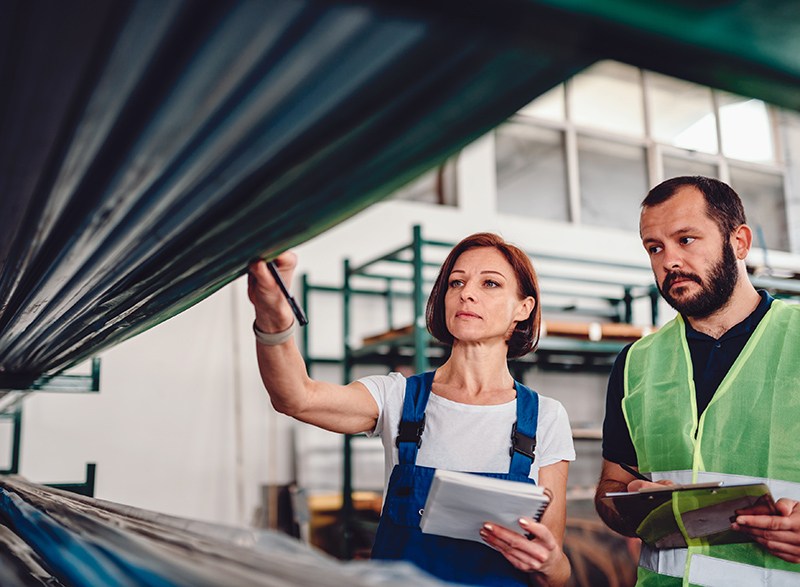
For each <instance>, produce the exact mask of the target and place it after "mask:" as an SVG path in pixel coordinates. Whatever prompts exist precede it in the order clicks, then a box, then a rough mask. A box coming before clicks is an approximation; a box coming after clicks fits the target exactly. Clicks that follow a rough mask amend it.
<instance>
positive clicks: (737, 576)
mask: <svg viewBox="0 0 800 587" xmlns="http://www.w3.org/2000/svg"><path fill="white" fill-rule="evenodd" d="M686 556H687V550H686V549H685V548H674V549H669V550H662V551H660V552H658V551H656V549H654V548H650V547H648V546H647V545H642V554H641V557H640V559H639V566H641V567H644V568H646V569H648V570H649V571H652V572H654V573H658V574H659V575H667V576H669V577H675V578H677V579H680V578H681V577H683V574H684V572H685V570H686ZM688 581H689V584H690V585H704V586H706V587H730V586H731V585H748V586H749V585H770V586H771V587H797V573H793V572H792V571H781V570H778V569H763V568H761V567H755V566H753V565H747V564H744V563H737V562H734V561H728V560H724V559H720V558H714V557H712V556H706V555H702V554H695V555H692V562H691V565H690V566H689V578H688Z"/></svg>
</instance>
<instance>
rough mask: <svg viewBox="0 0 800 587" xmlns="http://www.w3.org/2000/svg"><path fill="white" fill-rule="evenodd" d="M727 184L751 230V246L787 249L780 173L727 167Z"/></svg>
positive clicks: (787, 236)
mask: <svg viewBox="0 0 800 587" xmlns="http://www.w3.org/2000/svg"><path fill="white" fill-rule="evenodd" d="M731 187H732V188H733V189H734V190H736V193H738V194H739V197H741V198H742V203H743V204H744V212H745V214H746V216H747V224H748V225H750V227H751V228H752V229H753V248H754V249H757V248H760V247H763V246H764V242H766V246H767V248H768V249H776V250H778V251H788V250H789V235H788V228H787V225H786V205H785V199H784V191H783V178H782V177H781V176H780V175H775V174H772V173H765V172H763V171H753V170H752V169H741V168H738V167H734V166H733V165H732V166H731Z"/></svg>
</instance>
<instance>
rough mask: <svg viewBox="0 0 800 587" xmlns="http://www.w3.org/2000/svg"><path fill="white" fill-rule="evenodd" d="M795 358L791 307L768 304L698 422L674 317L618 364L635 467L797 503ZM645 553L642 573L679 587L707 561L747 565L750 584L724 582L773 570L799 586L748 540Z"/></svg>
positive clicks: (798, 352) (796, 319)
mask: <svg viewBox="0 0 800 587" xmlns="http://www.w3.org/2000/svg"><path fill="white" fill-rule="evenodd" d="M798 356H800V307H797V306H788V305H786V304H785V303H783V302H781V301H779V300H776V301H774V302H773V303H772V305H771V307H770V310H769V311H768V312H767V314H766V315H765V316H764V318H763V319H762V320H761V322H760V323H759V325H758V327H757V328H756V329H755V331H754V332H753V334H752V335H751V337H750V339H749V341H748V342H747V344H746V345H745V347H744V349H742V352H741V353H740V354H739V357H738V358H737V359H736V361H735V362H734V364H733V365H732V366H731V368H730V370H729V372H728V374H727V375H726V377H725V378H724V379H723V381H722V382H721V383H720V385H719V387H718V389H717V391H716V392H715V394H714V397H713V398H712V400H711V402H710V403H709V405H708V407H707V408H706V410H705V411H704V412H703V414H702V415H701V417H700V418H699V419H698V417H697V407H696V401H695V389H694V376H693V373H692V361H691V356H690V354H689V348H688V344H687V342H686V335H685V328H684V324H683V320H682V318H681V317H680V316H678V317H677V318H676V319H675V320H673V321H671V322H670V323H668V324H667V325H665V326H664V327H663V328H662V329H661V330H659V331H658V332H657V333H655V334H653V335H650V336H648V337H646V338H644V339H642V340H640V341H638V342H637V343H635V344H634V345H633V346H632V347H631V349H630V351H629V352H628V357H627V360H626V363H625V397H624V399H623V403H622V407H623V413H624V415H625V419H626V422H627V423H628V429H629V431H630V433H631V439H632V441H633V444H634V447H635V448H636V454H637V458H638V464H639V470H640V471H642V472H650V473H652V477H653V479H672V480H673V481H676V482H679V483H690V482H702V481H724V482H725V483H727V484H730V483H743V482H750V481H765V482H766V483H767V484H768V485H769V487H770V490H771V492H772V493H773V496H774V497H775V498H776V499H778V498H780V497H790V498H792V499H800V459H798V457H797V454H798V450H797V449H798V440H797V439H798V438H800V364H799V363H798V360H797V357H798ZM716 471H725V473H724V474H720V473H717V472H716ZM646 550H647V555H646V556H643V558H642V561H641V563H640V564H641V565H642V567H645V568H648V569H650V570H652V571H654V572H656V573H659V574H662V575H665V576H666V575H669V576H672V577H681V576H683V577H686V578H685V579H684V583H686V580H688V579H689V578H690V577H691V576H694V575H695V574H697V575H698V576H700V577H706V574H707V572H708V571H707V568H710V567H709V564H708V562H707V561H708V560H712V561H717V563H719V564H721V565H732V564H735V565H738V566H743V567H746V568H750V569H752V572H753V576H756V577H758V578H757V579H756V581H755V582H750V581H748V580H741V581H740V577H742V576H744V575H742V574H741V573H739V574H738V575H736V576H734V578H733V579H732V577H731V575H727V576H726V579H727V583H725V584H727V585H732V584H735V585H773V584H774V585H780V584H782V583H781V582H780V581H782V580H783V579H782V578H781V577H783V575H782V574H781V572H783V573H788V574H789V575H790V576H791V577H792V578H793V579H794V583H795V584H800V576H799V575H798V574H797V573H798V572H800V565H797V564H792V563H788V562H786V561H783V560H782V559H779V558H777V557H774V556H772V555H770V554H769V553H767V552H766V551H765V550H764V549H763V548H761V547H760V546H759V545H757V544H755V543H746V544H732V545H731V544H728V545H718V546H709V545H697V546H691V547H690V548H689V549H688V550H686V549H675V550H662V551H652V549H646ZM687 555H688V559H689V562H688V566H687V565H686V560H687ZM681 558H682V559H683V565H682V564H681ZM714 568H716V567H714ZM714 572H716V571H712V572H711V574H713V573H714ZM737 573H738V571H737ZM748 577H750V575H748ZM773 577H774V578H773ZM671 580H674V579H671ZM704 580H705V579H704ZM775 581H777V582H775ZM691 582H692V583H695V581H694V580H692V581H691ZM696 584H713V583H704V582H703V581H698V582H697V583H696Z"/></svg>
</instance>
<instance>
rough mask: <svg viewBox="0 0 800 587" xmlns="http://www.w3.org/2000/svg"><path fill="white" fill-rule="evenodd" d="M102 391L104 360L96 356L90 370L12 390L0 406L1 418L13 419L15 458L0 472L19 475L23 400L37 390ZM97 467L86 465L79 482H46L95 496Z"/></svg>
mask: <svg viewBox="0 0 800 587" xmlns="http://www.w3.org/2000/svg"><path fill="white" fill-rule="evenodd" d="M99 391H100V359H99V358H98V357H93V358H92V360H91V368H90V373H88V374H75V373H63V372H60V373H54V374H45V375H42V376H41V377H39V378H38V379H37V380H36V381H35V382H34V383H33V384H32V385H31V386H30V388H29V389H24V390H9V391H8V392H7V393H9V394H14V396H13V397H12V399H11V400H10V401H8V402H6V405H3V406H2V407H0V419H5V420H11V426H12V430H11V458H10V465H9V467H8V468H6V469H0V475H16V474H18V473H19V465H20V452H21V447H22V402H23V401H24V400H25V398H27V397H28V396H29V395H30V394H31V393H34V392H62V393H97V392H99ZM96 470H97V466H96V464H95V463H87V464H86V478H85V480H84V481H81V482H76V483H46V484H45V485H47V486H48V487H54V488H57V489H64V490H66V491H71V492H72V493H78V494H80V495H86V496H88V497H92V496H93V495H94V487H95V477H96Z"/></svg>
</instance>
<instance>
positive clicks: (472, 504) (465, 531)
mask: <svg viewBox="0 0 800 587" xmlns="http://www.w3.org/2000/svg"><path fill="white" fill-rule="evenodd" d="M549 503H550V495H549V492H548V491H547V490H546V489H545V488H543V487H539V486H537V485H534V484H533V483H524V482H521V481H508V480H506V479H497V478H495V477H485V476H483V475H477V474H474V473H457V472H455V471H442V470H437V471H436V473H435V474H434V477H433V482H432V483H431V490H430V492H429V493H428V499H427V500H426V502H425V508H424V510H423V513H422V519H421V521H420V529H421V530H422V531H423V532H424V533H426V534H438V535H440V536H449V537H450V538H459V539H462V540H474V541H476V542H483V541H482V540H481V537H480V534H479V531H480V529H481V526H483V524H484V523H485V522H491V523H494V524H498V525H500V526H504V527H506V528H508V529H509V530H513V531H516V532H519V533H520V534H522V533H523V532H522V529H521V528H520V527H519V523H518V522H517V520H519V518H520V517H522V516H527V517H530V518H533V519H534V520H537V521H538V520H539V519H540V518H541V517H542V514H543V513H544V510H545V508H546V507H547V505H548V504H549Z"/></svg>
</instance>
